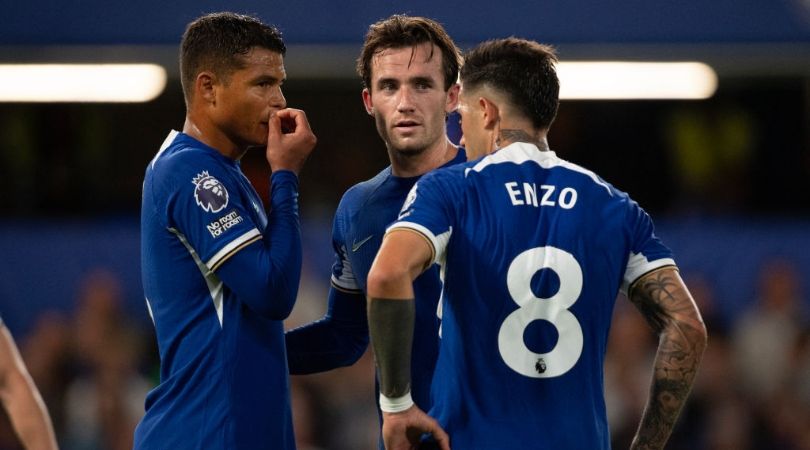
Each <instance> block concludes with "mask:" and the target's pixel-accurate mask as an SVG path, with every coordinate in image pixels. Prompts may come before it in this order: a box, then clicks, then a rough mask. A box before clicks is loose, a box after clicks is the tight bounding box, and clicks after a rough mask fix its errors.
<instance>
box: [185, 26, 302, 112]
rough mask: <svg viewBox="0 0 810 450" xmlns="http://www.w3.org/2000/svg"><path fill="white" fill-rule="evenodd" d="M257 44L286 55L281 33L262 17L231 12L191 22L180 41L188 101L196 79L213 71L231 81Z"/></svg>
mask: <svg viewBox="0 0 810 450" xmlns="http://www.w3.org/2000/svg"><path fill="white" fill-rule="evenodd" d="M254 47H261V48H265V49H268V50H272V51H274V52H278V53H280V54H281V55H284V54H285V53H286V52H287V48H286V47H285V46H284V41H283V40H282V39H281V32H280V31H278V29H276V28H275V27H272V26H269V25H265V24H264V23H262V22H261V21H260V20H259V19H257V18H255V17H251V16H245V15H242V14H236V13H231V12H218V13H211V14H207V15H205V16H202V17H199V18H197V19H196V20H194V21H193V22H191V23H189V24H188V27H186V31H185V33H183V40H182V42H181V44H180V81H181V83H182V85H183V95H184V96H185V98H186V104H188V102H189V100H191V97H192V93H193V92H194V79H195V78H196V77H197V75H198V74H199V73H200V72H201V71H203V70H210V71H212V72H214V73H215V74H216V75H217V76H220V77H222V78H223V79H225V80H227V79H228V77H229V76H230V74H232V73H233V72H234V71H235V70H238V69H240V68H242V67H243V61H242V57H243V56H245V55H247V54H248V53H249V52H250V50H251V49H253V48H254Z"/></svg>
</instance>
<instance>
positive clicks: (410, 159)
mask: <svg viewBox="0 0 810 450" xmlns="http://www.w3.org/2000/svg"><path fill="white" fill-rule="evenodd" d="M457 153H458V147H456V146H455V145H453V143H452V142H450V140H449V139H448V138H447V136H445V137H444V139H443V140H442V141H441V143H440V145H435V146H433V147H431V148H428V149H425V150H424V151H422V152H420V153H415V154H405V153H400V152H397V151H396V150H392V149H390V148H389V149H388V156H389V158H390V159H391V173H392V174H393V175H394V176H397V177H402V178H410V177H417V176H420V175H424V174H426V173H428V172H430V171H431V170H433V169H436V168H438V167H441V166H443V165H444V164H445V163H447V162H448V161H450V160H451V159H453V158H455V157H456V154H457Z"/></svg>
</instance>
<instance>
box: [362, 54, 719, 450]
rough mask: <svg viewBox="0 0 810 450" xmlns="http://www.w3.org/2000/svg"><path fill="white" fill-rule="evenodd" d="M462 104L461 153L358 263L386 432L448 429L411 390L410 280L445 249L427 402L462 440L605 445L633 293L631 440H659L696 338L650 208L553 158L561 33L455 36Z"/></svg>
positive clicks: (690, 307)
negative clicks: (642, 403)
mask: <svg viewBox="0 0 810 450" xmlns="http://www.w3.org/2000/svg"><path fill="white" fill-rule="evenodd" d="M464 59H465V63H464V66H463V67H462V69H461V77H460V80H461V90H460V93H459V112H460V114H461V118H462V122H461V127H462V130H463V136H464V137H463V144H464V145H465V146H466V149H467V152H468V154H469V155H470V157H471V158H479V159H476V160H473V161H471V162H468V163H464V164H460V165H457V166H454V167H451V168H447V169H442V170H438V171H435V172H433V173H431V174H428V175H426V176H425V177H423V178H422V179H421V180H420V181H419V182H418V183H417V184H416V185H415V186H414V188H413V190H412V191H411V193H410V194H409V197H408V201H407V202H406V204H405V205H404V207H403V210H402V212H401V213H400V215H399V219H398V221H397V222H395V223H394V224H393V225H391V227H389V229H388V232H387V234H386V237H385V239H384V240H383V243H382V246H381V249H380V252H379V254H378V255H377V258H376V259H375V261H374V264H373V266H372V268H371V271H370V273H369V278H368V295H369V302H370V304H369V327H370V331H371V340H372V344H373V347H374V349H375V355H376V360H377V363H378V365H379V372H380V381H381V393H382V395H383V396H385V397H388V399H387V400H386V403H387V404H388V405H391V407H389V408H388V409H387V410H385V412H384V416H385V422H384V428H383V435H384V438H385V441H386V444H387V446H386V448H388V449H403V448H412V445H415V444H414V443H413V441H414V440H415V438H414V436H418V435H419V432H420V431H430V432H433V433H434V436H437V437H438V439H437V440H438V442H439V443H440V444H441V445H442V446H444V447H445V448H446V436H445V435H444V433H443V432H442V429H441V428H439V427H438V426H437V425H436V424H435V422H434V421H433V419H432V418H431V417H428V416H427V415H425V413H424V412H422V411H421V410H420V409H419V408H418V407H415V406H412V405H413V402H412V401H411V399H410V379H409V375H410V368H409V363H410V351H409V350H410V340H411V333H412V331H413V288H412V280H413V279H414V278H415V277H416V276H417V275H418V274H419V273H421V272H422V270H424V268H425V267H428V266H430V265H432V264H433V263H438V264H440V265H441V266H442V274H443V279H444V287H443V292H442V312H443V314H442V322H441V343H440V351H439V360H438V363H437V366H436V372H435V376H434V380H433V390H432V394H433V400H434V403H433V406H432V408H431V409H430V411H429V413H430V415H431V416H432V417H435V419H436V420H437V421H438V423H439V424H440V425H441V427H443V429H444V430H446V431H447V433H448V435H449V439H450V444H452V445H453V447H454V448H459V449H465V450H468V449H495V448H504V449H506V448H508V449H561V448H571V449H574V448H576V449H586V448H587V449H609V448H610V436H609V431H608V423H607V417H606V412H605V401H604V395H603V363H604V356H605V348H606V345H607V339H608V331H609V329H610V322H611V316H612V312H613V306H614V302H615V299H616V298H617V294H618V293H619V291H623V292H625V293H626V294H627V297H628V298H629V299H630V301H631V302H632V303H633V304H634V305H636V307H637V308H638V309H639V310H640V311H641V313H642V314H643V315H644V317H645V318H646V319H647V320H648V322H649V323H650V324H651V325H652V328H653V329H654V330H655V332H657V333H658V335H659V345H658V351H657V354H656V359H655V367H654V370H653V375H652V382H651V388H650V396H649V399H648V402H647V405H646V408H645V410H644V413H643V416H642V418H641V423H640V425H639V428H638V431H637V433H636V436H635V439H634V441H633V444H632V448H634V449H659V448H662V447H663V446H664V444H665V443H666V441H667V439H668V437H669V435H670V433H671V431H672V427H673V426H674V424H675V421H676V420H677V417H678V415H679V413H680V410H681V408H682V406H683V404H684V402H685V401H686V398H687V395H688V394H689V391H690V388H691V386H692V382H693V380H694V377H695V374H696V372H697V369H698V365H699V362H700V359H701V356H702V354H703V350H704V348H705V346H706V329H705V327H704V325H703V321H702V319H701V317H700V313H699V312H698V309H697V307H696V305H695V303H694V300H693V299H692V297H691V295H690V294H689V291H688V290H687V288H686V286H685V285H684V283H683V281H682V280H681V278H680V276H679V274H678V270H677V267H676V265H675V262H674V260H673V258H672V253H671V251H670V250H669V249H668V248H667V247H665V246H664V245H663V244H662V243H661V241H660V240H659V239H658V238H657V237H656V236H655V234H654V229H653V224H652V221H651V219H650V217H649V216H648V215H647V214H646V213H645V212H644V210H643V209H642V208H641V207H640V206H639V205H638V204H637V203H635V202H634V201H632V200H631V199H630V198H629V197H628V195H627V194H625V193H624V192H621V191H619V190H618V189H616V188H614V187H613V186H611V185H610V184H609V183H607V182H605V181H604V180H602V179H601V178H599V177H598V176H597V175H596V174H594V173H593V172H591V171H589V170H587V169H585V168H583V167H580V166H578V165H576V164H573V163H570V162H568V161H565V160H563V159H561V158H559V157H558V156H557V155H556V154H555V153H554V152H553V151H551V150H549V147H548V143H547V139H546V135H547V133H548V130H549V128H550V126H551V123H552V121H553V119H554V117H555V115H556V112H557V107H558V104H559V99H558V95H559V82H558V80H557V75H556V70H555V64H556V62H557V58H556V55H555V53H554V51H553V50H552V49H551V48H550V47H548V46H545V45H541V44H538V43H537V42H534V41H527V40H522V39H516V38H509V39H500V40H494V41H489V42H486V43H483V44H481V45H479V46H478V47H476V48H475V49H473V50H471V51H470V52H468V53H467V54H465V58H464Z"/></svg>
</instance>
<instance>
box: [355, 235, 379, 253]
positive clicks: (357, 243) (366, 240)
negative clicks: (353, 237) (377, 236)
mask: <svg viewBox="0 0 810 450" xmlns="http://www.w3.org/2000/svg"><path fill="white" fill-rule="evenodd" d="M372 237H374V235H373V234H372V235H371V236H369V237H367V238H365V239H363V240H362V241H360V242H354V243H352V252H356V251H357V250H360V247H362V246H363V244H365V243H366V242H368V240H369V239H371V238H372Z"/></svg>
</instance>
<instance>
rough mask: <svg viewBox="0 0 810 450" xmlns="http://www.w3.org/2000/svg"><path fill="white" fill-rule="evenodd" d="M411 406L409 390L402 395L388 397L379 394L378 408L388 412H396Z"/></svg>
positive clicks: (411, 400) (411, 399)
mask: <svg viewBox="0 0 810 450" xmlns="http://www.w3.org/2000/svg"><path fill="white" fill-rule="evenodd" d="M411 406H413V398H411V391H408V393H407V394H405V395H403V396H402V397H395V398H390V397H386V396H384V395H382V394H380V409H381V410H383V411H384V412H388V413H398V412H402V411H405V410H406V409H408V408H410V407H411Z"/></svg>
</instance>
